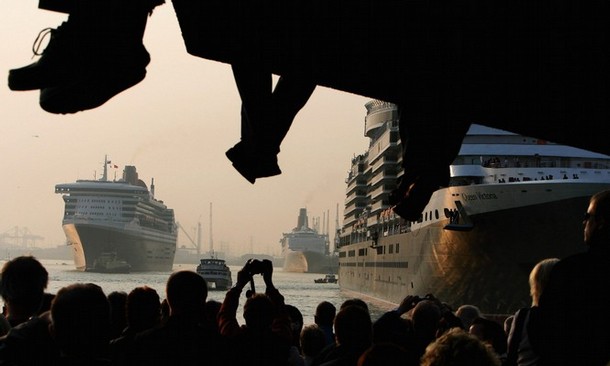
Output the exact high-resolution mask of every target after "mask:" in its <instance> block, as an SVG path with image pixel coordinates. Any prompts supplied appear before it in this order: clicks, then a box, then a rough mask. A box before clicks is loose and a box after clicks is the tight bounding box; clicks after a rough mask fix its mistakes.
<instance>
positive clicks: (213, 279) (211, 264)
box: [196, 256, 233, 291]
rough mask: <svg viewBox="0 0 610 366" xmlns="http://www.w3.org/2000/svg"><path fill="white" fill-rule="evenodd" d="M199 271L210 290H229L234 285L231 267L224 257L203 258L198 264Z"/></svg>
mask: <svg viewBox="0 0 610 366" xmlns="http://www.w3.org/2000/svg"><path fill="white" fill-rule="evenodd" d="M196 271H197V273H199V275H200V276H201V277H203V278H204V279H205V281H206V282H207V284H208V290H223V291H224V290H228V289H230V288H231V287H232V286H233V279H232V277H231V269H230V268H229V266H227V264H226V262H225V260H224V259H218V258H215V257H214V256H212V257H211V258H203V259H201V260H200V262H199V264H198V265H197V270H196Z"/></svg>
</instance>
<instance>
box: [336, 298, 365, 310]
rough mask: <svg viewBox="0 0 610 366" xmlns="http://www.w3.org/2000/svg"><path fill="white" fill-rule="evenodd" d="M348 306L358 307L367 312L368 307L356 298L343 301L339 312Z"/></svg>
mask: <svg viewBox="0 0 610 366" xmlns="http://www.w3.org/2000/svg"><path fill="white" fill-rule="evenodd" d="M350 305H356V306H360V307H361V308H363V309H364V310H366V311H367V312H368V311H369V306H368V305H367V304H366V302H364V300H362V299H358V298H353V299H347V300H345V301H343V303H342V304H341V306H340V307H339V310H341V309H343V308H345V307H348V306H350Z"/></svg>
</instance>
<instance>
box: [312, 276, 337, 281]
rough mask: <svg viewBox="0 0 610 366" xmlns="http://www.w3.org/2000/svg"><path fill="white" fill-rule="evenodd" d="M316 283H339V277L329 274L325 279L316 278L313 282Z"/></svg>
mask: <svg viewBox="0 0 610 366" xmlns="http://www.w3.org/2000/svg"><path fill="white" fill-rule="evenodd" d="M313 282H315V283H337V276H335V275H334V274H327V275H326V276H324V278H316V279H315V280H313Z"/></svg>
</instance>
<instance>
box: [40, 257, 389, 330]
mask: <svg viewBox="0 0 610 366" xmlns="http://www.w3.org/2000/svg"><path fill="white" fill-rule="evenodd" d="M41 262H42V264H43V265H44V266H45V268H46V269H47V271H48V272H49V286H48V288H47V292H50V293H56V292H57V290H59V289H60V288H62V287H64V286H66V285H69V284H72V283H76V282H82V283H87V282H91V283H95V284H97V285H99V286H101V287H102V288H103V289H104V292H105V293H106V294H109V293H110V292H112V291H125V292H127V293H129V291H131V290H132V289H134V288H135V287H138V286H143V285H146V286H149V287H152V288H154V289H155V290H157V292H158V293H159V296H160V297H161V299H164V298H165V283H166V281H167V278H168V277H169V275H170V273H169V272H145V273H130V274H105V273H91V272H80V271H77V270H75V269H74V265H73V262H72V261H61V260H44V259H43V260H41ZM195 267H196V266H195V265H192V264H174V271H178V270H195ZM240 269H241V267H236V266H231V272H232V277H233V282H235V280H236V279H237V271H238V270H240ZM323 276H324V275H322V274H315V273H289V272H283V271H282V269H281V268H274V271H273V282H274V284H275V286H276V287H277V288H278V289H279V290H280V292H281V293H282V295H284V299H285V301H286V303H287V304H291V305H294V306H296V307H297V308H298V309H299V310H301V313H302V314H303V322H304V324H305V325H307V324H312V323H313V322H314V319H313V316H314V312H315V309H316V306H317V305H318V303H319V302H321V301H324V300H326V301H329V302H331V303H332V304H334V305H335V306H336V307H337V309H338V308H339V306H340V305H341V303H342V302H343V301H345V300H347V299H349V298H352V297H354V296H355V295H354V294H353V293H348V292H345V291H342V290H341V289H340V288H339V285H338V284H332V283H323V284H317V283H314V280H315V279H316V278H320V277H323ZM255 287H256V291H257V292H263V291H264V290H265V284H264V282H263V278H262V277H261V276H259V275H257V276H255ZM247 288H249V287H247ZM224 295H225V292H224V291H210V292H209V294H208V299H213V300H218V301H220V302H222V301H223V299H224ZM245 300H246V298H245V290H244V292H243V294H242V297H241V300H240V307H239V309H238V320H239V321H240V324H241V323H243V318H242V317H241V314H242V313H243V309H242V306H243V303H244V302H245ZM363 300H365V301H366V303H367V304H368V305H369V309H370V311H371V318H372V319H373V320H375V319H377V318H378V317H379V316H381V314H383V313H384V312H385V311H388V310H390V309H392V308H394V307H395V306H396V305H395V304H390V303H385V302H380V301H375V300H372V299H368V298H367V299H363Z"/></svg>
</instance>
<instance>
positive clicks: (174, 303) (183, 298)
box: [165, 271, 208, 316]
mask: <svg viewBox="0 0 610 366" xmlns="http://www.w3.org/2000/svg"><path fill="white" fill-rule="evenodd" d="M165 292H166V295H167V302H168V305H169V308H170V316H174V315H180V314H191V315H199V316H201V315H203V309H204V307H205V302H206V300H207V298H208V285H207V283H206V282H205V280H204V279H203V277H201V276H200V275H199V274H197V272H194V271H177V272H174V273H172V274H171V275H170V276H169V279H168V280H167V285H166V287H165Z"/></svg>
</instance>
